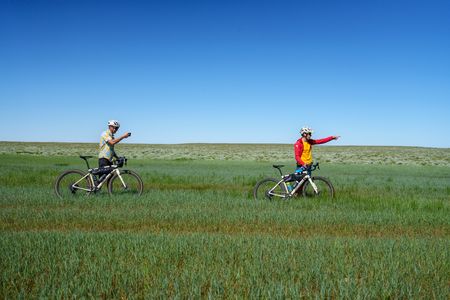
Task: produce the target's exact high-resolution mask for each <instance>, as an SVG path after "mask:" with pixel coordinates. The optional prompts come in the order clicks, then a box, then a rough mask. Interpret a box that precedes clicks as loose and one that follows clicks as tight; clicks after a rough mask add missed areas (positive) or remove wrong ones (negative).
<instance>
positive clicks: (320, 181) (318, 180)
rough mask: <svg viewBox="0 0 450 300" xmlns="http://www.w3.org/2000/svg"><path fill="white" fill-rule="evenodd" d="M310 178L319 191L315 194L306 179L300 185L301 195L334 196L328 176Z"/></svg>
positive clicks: (310, 196) (315, 196)
mask: <svg viewBox="0 0 450 300" xmlns="http://www.w3.org/2000/svg"><path fill="white" fill-rule="evenodd" d="M311 180H312V181H313V182H314V183H315V184H316V186H317V188H318V189H319V193H318V194H316V193H315V192H314V189H313V187H312V186H311V183H310V182H309V180H307V181H306V182H305V183H304V184H303V187H302V195H303V197H309V198H312V197H314V198H324V199H325V198H330V199H332V198H334V196H335V190H334V186H333V184H332V183H331V181H330V180H329V179H328V178H325V177H320V176H315V177H312V178H311Z"/></svg>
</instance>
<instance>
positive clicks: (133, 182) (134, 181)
mask: <svg viewBox="0 0 450 300" xmlns="http://www.w3.org/2000/svg"><path fill="white" fill-rule="evenodd" d="M80 158H81V159H83V160H84V161H85V162H86V165H87V167H88V171H87V172H83V171H81V170H68V171H65V172H64V173H62V174H61V175H59V176H58V178H57V179H56V182H55V186H54V188H55V193H56V195H57V196H58V197H60V198H61V199H66V198H77V197H84V196H88V195H91V194H95V193H97V192H99V191H100V190H101V188H102V187H103V186H105V185H106V186H107V187H108V193H109V194H110V195H113V194H114V195H117V194H126V195H131V196H140V195H141V194H142V191H143V190H144V184H143V182H142V179H141V177H140V176H139V175H138V174H137V173H135V172H133V171H130V170H119V168H121V167H123V165H124V164H125V165H126V164H127V161H128V160H127V159H126V158H125V157H119V158H118V159H117V160H115V161H114V163H113V165H112V166H109V167H103V168H94V169H91V168H90V167H89V162H88V159H89V158H92V156H81V155H80Z"/></svg>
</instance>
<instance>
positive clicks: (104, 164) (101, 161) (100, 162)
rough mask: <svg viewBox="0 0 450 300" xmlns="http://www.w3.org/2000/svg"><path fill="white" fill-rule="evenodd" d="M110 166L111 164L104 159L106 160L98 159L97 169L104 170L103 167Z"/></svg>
mask: <svg viewBox="0 0 450 300" xmlns="http://www.w3.org/2000/svg"><path fill="white" fill-rule="evenodd" d="M109 166H111V162H110V161H109V160H108V159H106V158H99V159H98V167H99V168H104V167H109Z"/></svg>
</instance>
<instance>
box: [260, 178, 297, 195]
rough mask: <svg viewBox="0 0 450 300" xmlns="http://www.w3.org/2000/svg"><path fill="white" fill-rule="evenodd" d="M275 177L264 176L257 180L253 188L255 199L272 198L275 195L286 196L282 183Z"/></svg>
mask: <svg viewBox="0 0 450 300" xmlns="http://www.w3.org/2000/svg"><path fill="white" fill-rule="evenodd" d="M278 183H279V180H276V179H275V178H266V179H263V180H261V181H259V182H258V183H257V184H256V185H255V188H254V189H253V196H254V197H255V200H272V199H274V198H276V197H278V198H285V197H287V196H288V194H287V193H286V189H285V188H284V185H283V183H280V184H278Z"/></svg>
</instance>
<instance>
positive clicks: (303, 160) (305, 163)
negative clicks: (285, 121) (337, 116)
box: [294, 127, 340, 173]
mask: <svg viewBox="0 0 450 300" xmlns="http://www.w3.org/2000/svg"><path fill="white" fill-rule="evenodd" d="M312 133H313V131H312V129H311V128H309V127H303V128H302V129H301V130H300V134H301V135H302V137H301V138H300V139H298V140H297V142H296V143H295V145H294V153H295V160H296V161H297V169H296V170H295V172H296V173H301V172H302V171H304V170H307V169H308V167H309V166H310V165H311V164H312V161H313V157H312V145H319V144H325V143H328V142H329V141H332V140H337V139H339V138H340V136H336V135H332V136H329V137H326V138H324V139H317V140H313V139H312V138H311V135H312Z"/></svg>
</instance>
